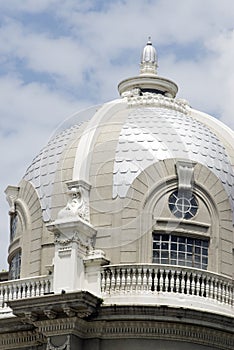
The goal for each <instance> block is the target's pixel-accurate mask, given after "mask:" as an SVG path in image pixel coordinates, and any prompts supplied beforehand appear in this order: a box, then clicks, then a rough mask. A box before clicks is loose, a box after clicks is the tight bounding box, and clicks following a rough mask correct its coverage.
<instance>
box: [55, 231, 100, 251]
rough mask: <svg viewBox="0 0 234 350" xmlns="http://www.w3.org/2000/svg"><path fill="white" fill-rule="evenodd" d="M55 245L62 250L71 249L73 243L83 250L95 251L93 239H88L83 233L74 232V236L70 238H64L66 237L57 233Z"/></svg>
mask: <svg viewBox="0 0 234 350" xmlns="http://www.w3.org/2000/svg"><path fill="white" fill-rule="evenodd" d="M54 242H55V244H58V245H60V246H61V249H67V248H68V249H71V244H72V243H77V244H78V245H79V246H81V247H82V248H85V249H88V250H91V251H92V250H93V246H94V242H93V239H92V238H91V237H87V236H86V235H85V233H83V232H81V231H80V232H74V234H73V235H72V236H71V237H69V238H67V237H66V238H64V235H63V234H61V233H59V232H56V233H55V241H54Z"/></svg>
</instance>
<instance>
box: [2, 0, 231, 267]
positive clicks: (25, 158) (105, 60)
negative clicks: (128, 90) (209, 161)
mask: <svg viewBox="0 0 234 350" xmlns="http://www.w3.org/2000/svg"><path fill="white" fill-rule="evenodd" d="M233 11H234V2H233V1H232V0H223V1H219V0H206V1H204V0H203V1H201V0H197V1H194V0H178V1H173V0H148V1H143V0H127V1H123V0H122V1H121V0H119V1H96V0H90V1H77V0H67V1H63V0H40V1H35V0H24V1H20V2H19V1H18V0H11V1H5V0H0V19H1V26H0V38H1V40H0V113H1V114H0V115H1V118H0V145H1V149H2V150H4V152H2V154H1V165H2V171H1V175H0V176H1V185H2V188H1V197H0V200H1V203H2V204H1V205H0V208H1V211H0V213H1V217H2V218H6V219H5V220H4V222H3V220H1V222H0V225H1V226H0V230H1V232H2V234H1V246H4V245H5V247H6V245H7V240H8V232H7V231H8V228H7V226H8V220H7V214H6V213H7V209H6V208H7V205H6V202H5V200H4V195H3V190H4V187H6V185H7V184H9V183H10V184H13V185H15V184H17V183H18V182H19V181H20V178H21V177H22V175H23V173H24V171H25V169H26V167H27V166H28V165H29V164H30V162H31V159H32V158H33V157H34V156H35V155H36V154H37V153H38V151H39V149H40V148H41V147H42V146H43V145H44V144H45V143H46V142H47V140H48V139H49V138H50V135H51V133H53V130H55V129H56V127H57V125H58V124H59V123H61V122H62V120H63V119H65V118H66V116H68V115H69V114H71V113H73V112H74V111H75V110H79V109H82V108H83V107H84V106H87V105H92V104H97V103H102V102H104V101H106V100H107V101H108V100H110V99H113V98H116V97H118V92H117V84H118V83H119V82H120V81H121V80H122V79H125V78H128V77H130V76H134V75H137V74H138V72H139V60H140V54H141V50H142V48H143V47H144V45H145V43H146V41H147V38H148V36H149V35H151V36H152V40H153V44H154V45H155V46H156V49H157V51H158V54H159V75H162V76H164V77H167V78H169V79H172V80H174V81H175V82H176V83H178V85H179V89H180V90H179V96H181V97H183V98H185V99H188V100H189V102H190V103H191V105H192V106H193V107H194V108H196V109H201V110H203V111H205V112H208V113H211V114H214V115H215V116H218V117H219V118H220V119H221V120H222V121H224V122H225V123H227V124H228V125H229V126H231V127H234V122H233V117H232V111H233V108H234V99H233V97H232V94H233V91H234V86H233V85H234V73H233V67H232V66H233V63H232V62H233V61H234V34H233V15H232V14H233ZM6 250H7V248H5V251H4V254H5V252H6ZM5 260H6V258H5V255H4V256H3V255H1V260H0V267H1V266H6V263H5Z"/></svg>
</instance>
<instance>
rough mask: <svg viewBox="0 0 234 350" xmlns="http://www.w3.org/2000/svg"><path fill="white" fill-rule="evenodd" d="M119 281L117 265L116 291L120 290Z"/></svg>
mask: <svg viewBox="0 0 234 350" xmlns="http://www.w3.org/2000/svg"><path fill="white" fill-rule="evenodd" d="M120 283H121V280H120V269H119V268H118V267H117V268H116V292H119V291H120Z"/></svg>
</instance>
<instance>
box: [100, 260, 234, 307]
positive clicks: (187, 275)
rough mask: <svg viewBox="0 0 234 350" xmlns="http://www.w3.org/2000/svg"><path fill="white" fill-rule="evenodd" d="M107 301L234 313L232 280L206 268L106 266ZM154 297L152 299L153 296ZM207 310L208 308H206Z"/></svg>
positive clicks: (104, 289) (103, 281)
mask: <svg viewBox="0 0 234 350" xmlns="http://www.w3.org/2000/svg"><path fill="white" fill-rule="evenodd" d="M101 290H102V295H103V297H104V300H105V301H106V302H107V303H110V302H111V303H113V302H117V303H118V302H119V303H125V302H126V303H134V304H136V303H138V302H140V303H142V302H143V303H154V304H157V303H158V304H162V303H163V304H164V303H165V302H166V304H167V305H174V306H180V307H181V306H182V307H183V306H185V307H186V306H188V307H190V306H192V307H193V306H194V307H196V308H199V307H202V308H203V309H204V307H206V305H208V304H207V303H210V306H212V308H213V306H215V310H216V311H217V307H218V308H219V309H220V312H222V311H223V312H224V313H226V311H225V310H226V309H227V310H228V313H231V311H232V312H233V310H231V309H232V307H233V291H234V286H233V280H232V279H230V278H228V277H224V276H222V275H219V274H214V273H211V272H208V271H203V270H196V269H191V268H188V267H182V266H168V265H155V264H144V265H141V264H137V265H109V266H104V267H103V270H102V272H101ZM152 297H153V298H152ZM209 309H210V307H209Z"/></svg>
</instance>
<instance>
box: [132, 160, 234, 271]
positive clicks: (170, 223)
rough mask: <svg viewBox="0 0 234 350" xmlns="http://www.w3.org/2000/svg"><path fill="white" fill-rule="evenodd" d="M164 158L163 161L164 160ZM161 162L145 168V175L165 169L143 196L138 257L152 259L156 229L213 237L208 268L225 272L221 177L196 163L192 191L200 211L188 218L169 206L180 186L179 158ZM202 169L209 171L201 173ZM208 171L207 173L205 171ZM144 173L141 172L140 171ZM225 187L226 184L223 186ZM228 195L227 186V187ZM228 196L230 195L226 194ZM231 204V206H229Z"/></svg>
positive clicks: (150, 260) (148, 261) (210, 244)
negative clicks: (219, 194) (219, 199)
mask: <svg viewBox="0 0 234 350" xmlns="http://www.w3.org/2000/svg"><path fill="white" fill-rule="evenodd" d="M162 162H163V165H162V164H160V163H162ZM162 162H158V163H156V164H154V165H152V166H150V167H149V168H147V170H146V171H145V172H144V173H145V174H144V176H146V174H147V175H149V174H150V176H151V178H153V177H154V176H153V174H155V172H156V171H157V168H158V171H160V169H162V168H163V169H167V170H166V171H164V174H163V177H161V178H160V177H159V178H157V179H156V180H155V182H152V181H151V183H150V181H149V182H148V183H149V184H150V186H149V187H148V191H147V193H145V194H144V196H142V200H141V208H140V212H141V217H142V220H141V222H140V228H139V229H140V239H139V246H138V254H139V256H138V258H137V260H138V261H140V262H147V263H151V262H152V251H153V250H152V233H153V231H158V232H165V233H168V234H169V233H172V232H174V233H176V234H178V235H182V236H185V235H186V234H188V235H189V237H195V238H196V237H197V238H199V237H200V238H201V239H208V240H209V250H208V267H207V268H208V270H210V271H214V272H218V273H219V272H221V265H220V261H221V255H222V252H221V249H220V226H221V216H222V213H221V211H220V208H219V204H218V203H217V200H216V198H215V193H214V188H215V184H216V185H217V183H219V184H220V180H219V179H217V177H216V176H215V175H214V174H213V173H212V172H211V171H210V170H209V169H208V168H206V167H204V166H203V165H201V164H198V163H197V164H194V178H193V186H192V192H193V193H194V195H195V196H196V198H197V200H198V202H199V210H198V214H197V215H195V217H193V218H191V219H189V220H185V219H178V218H176V217H175V216H174V215H173V214H172V213H171V212H170V209H169V206H168V198H169V195H170V194H171V193H172V192H173V191H175V190H176V189H177V187H178V175H177V172H176V167H175V164H176V160H175V159H170V160H165V161H162ZM201 169H202V170H203V172H205V173H206V174H207V176H206V177H205V178H206V181H204V176H202V177H201V176H200V174H201ZM203 175H204V173H203ZM139 176H141V175H139ZM222 188H223V187H222ZM223 191H224V194H225V195H226V192H225V190H224V189H223ZM226 197H227V195H226ZM229 208H230V206H229Z"/></svg>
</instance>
